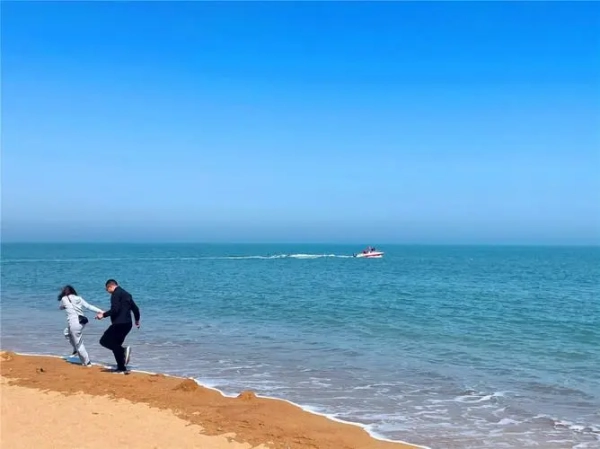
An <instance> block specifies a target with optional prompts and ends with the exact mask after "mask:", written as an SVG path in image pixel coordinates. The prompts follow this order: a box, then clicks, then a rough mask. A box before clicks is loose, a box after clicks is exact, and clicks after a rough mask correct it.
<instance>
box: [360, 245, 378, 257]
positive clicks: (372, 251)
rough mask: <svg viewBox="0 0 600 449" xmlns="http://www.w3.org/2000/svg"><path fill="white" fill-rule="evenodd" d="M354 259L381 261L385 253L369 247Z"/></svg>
mask: <svg viewBox="0 0 600 449" xmlns="http://www.w3.org/2000/svg"><path fill="white" fill-rule="evenodd" d="M354 257H357V258H361V259H381V258H382V257H383V251H378V250H377V249H375V248H373V247H372V246H369V247H367V248H366V249H364V250H363V251H362V253H357V254H354Z"/></svg>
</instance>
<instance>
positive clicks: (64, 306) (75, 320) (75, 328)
mask: <svg viewBox="0 0 600 449" xmlns="http://www.w3.org/2000/svg"><path fill="white" fill-rule="evenodd" d="M58 300H59V301H60V306H59V308H60V309H61V310H64V311H65V312H67V325H68V326H67V328H66V329H65V337H67V338H68V339H69V341H70V342H71V345H72V346H73V350H74V351H73V355H75V354H77V355H78V356H79V360H81V364H82V365H83V366H91V364H92V362H90V357H89V355H88V353H87V351H86V349H85V346H84V345H83V335H82V334H83V328H84V327H85V325H86V324H87V323H88V321H89V320H88V319H87V317H86V316H85V315H84V313H83V309H82V307H85V308H86V309H88V310H91V311H93V312H96V313H104V312H103V311H102V310H100V309H99V308H98V307H95V306H93V305H91V304H88V303H87V302H85V300H84V299H83V298H82V297H81V296H78V295H77V292H76V291H75V289H74V288H73V287H72V286H70V285H66V286H65V287H64V288H63V289H62V291H61V292H60V294H59V295H58Z"/></svg>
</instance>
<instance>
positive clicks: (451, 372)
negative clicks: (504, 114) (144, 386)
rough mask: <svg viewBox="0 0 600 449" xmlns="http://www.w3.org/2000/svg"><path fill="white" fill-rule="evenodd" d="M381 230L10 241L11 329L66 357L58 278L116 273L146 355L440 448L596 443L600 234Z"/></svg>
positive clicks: (10, 345)
mask: <svg viewBox="0 0 600 449" xmlns="http://www.w3.org/2000/svg"><path fill="white" fill-rule="evenodd" d="M376 246H377V248H378V249H381V250H383V251H385V256H384V257H383V258H382V259H360V258H354V257H352V255H353V253H356V252H359V251H361V250H362V249H363V248H362V247H357V246H340V245H295V244H289V245H281V244H280V245H250V244H248V245H216V244H214V245H209V244H152V245H151V244H8V243H6V244H3V245H2V247H1V251H2V252H1V270H2V273H1V281H2V284H1V332H0V336H1V343H0V346H1V347H2V349H4V350H12V351H17V352H22V353H35V354H50V355H57V356H68V355H69V353H70V350H71V348H70V346H69V344H68V342H67V341H66V340H65V338H64V336H63V329H64V327H65V325H66V318H65V315H64V312H63V311H60V310H59V309H58V301H57V294H58V291H59V288H60V287H61V286H62V285H64V284H66V283H70V284H72V285H73V286H75V288H76V289H77V291H78V292H79V293H80V294H81V295H82V296H83V297H84V298H85V299H86V300H88V301H89V302H91V303H92V304H95V305H97V306H99V307H100V308H105V309H106V308H108V307H109V296H108V294H107V293H106V292H105V291H104V282H105V281H106V280H107V279H108V278H115V279H117V280H118V281H119V283H120V284H121V285H122V286H123V287H124V288H125V289H126V290H128V291H129V292H131V293H132V294H133V296H134V298H135V300H136V302H137V303H138V305H139V306H140V308H141V311H142V326H141V328H140V329H139V330H135V329H134V330H133V331H132V332H131V334H130V336H129V337H128V342H129V343H130V344H131V345H132V347H133V351H132V368H133V369H139V370H145V371H151V372H164V373H169V374H175V375H181V376H189V377H193V378H194V379H196V380H197V381H198V382H199V383H201V384H203V385H206V386H209V387H213V388H217V389H219V390H221V391H222V392H223V393H224V394H226V395H236V394H238V393H239V392H241V391H243V390H253V391H255V392H256V393H258V394H259V395H262V396H267V397H274V398H281V399H286V400H288V401H291V402H294V403H296V404H298V405H300V406H302V407H304V408H305V409H307V410H309V411H312V412H315V413H321V414H324V415H327V416H329V417H330V418H332V419H337V420H343V421H349V422H353V423H356V424H359V425H361V426H363V427H364V428H365V429H366V430H368V431H369V432H370V433H371V434H372V435H373V436H375V437H377V438H385V439H390V440H398V441H405V442H409V443H413V444H417V445H423V446H426V447H429V448H432V449H467V448H474V449H475V448H476V449H487V448H494V449H499V448H506V449H524V448H543V449H584V448H600V248H598V247H596V248H594V247H590V248H585V247H573V248H570V247H507V246H506V247H485V246H395V245H376ZM89 316H90V317H92V316H93V314H92V313H90V314H89ZM107 325H108V323H107V320H106V321H100V322H99V321H95V320H92V321H91V323H90V324H89V325H88V326H87V328H86V334H85V343H86V345H87V347H88V350H89V352H90V354H91V357H92V358H93V360H94V361H96V362H98V363H107V364H108V363H114V360H113V359H112V354H111V353H109V352H108V351H107V350H106V349H104V348H102V347H100V346H99V344H98V339H99V338H100V336H101V334H102V332H103V331H104V329H105V328H106V326H107Z"/></svg>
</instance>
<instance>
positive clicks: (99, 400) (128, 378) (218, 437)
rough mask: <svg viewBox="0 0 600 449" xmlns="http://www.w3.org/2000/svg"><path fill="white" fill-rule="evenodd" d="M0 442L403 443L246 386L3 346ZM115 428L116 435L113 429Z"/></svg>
mask: <svg viewBox="0 0 600 449" xmlns="http://www.w3.org/2000/svg"><path fill="white" fill-rule="evenodd" d="M0 374H1V376H2V383H1V392H2V399H1V401H2V416H1V423H2V427H1V430H2V432H1V435H0V446H1V447H2V448H3V449H16V448H30V447H35V448H41V449H44V448H71V447H81V448H90V449H96V448H97V449H101V448H102V449H103V448H106V447H108V445H113V446H114V445H116V446H117V447H127V448H131V449H154V448H161V449H162V448H173V449H175V448H177V449H183V448H203V449H249V448H256V449H264V448H276V449H301V448H302V449H305V448H311V449H409V448H413V449H414V448H415V447H416V446H409V445H405V444H400V443H389V442H384V441H380V440H376V439H374V438H372V437H371V436H370V435H369V434H368V433H367V432H366V431H365V430H364V429H362V428H360V427H357V426H353V425H350V424H343V423H338V422H335V421H332V420H330V419H327V418H325V417H323V416H318V415H315V414H312V413H309V412H306V411H304V410H302V409H301V408H299V407H297V406H295V405H292V404H290V403H287V402H285V401H280V400H276V399H265V398H257V397H256V396H255V395H254V393H252V392H250V391H245V392H242V393H241V394H240V395H239V396H238V397H237V398H228V397H224V396H223V395H221V394H220V393H219V392H217V391H214V390H211V389H208V388H203V387H201V386H199V385H197V384H196V383H195V382H194V381H193V380H191V379H183V378H178V377H168V376H164V375H160V374H158V375H155V374H142V373H131V374H129V375H118V374H114V373H109V372H106V371H105V370H103V369H102V368H100V367H92V368H84V367H82V366H78V365H73V364H70V363H68V362H66V361H64V360H62V359H60V358H52V357H33V356H21V355H15V354H13V353H9V352H3V353H2V354H1V356H0ZM115 435H117V436H115Z"/></svg>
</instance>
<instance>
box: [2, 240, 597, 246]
mask: <svg viewBox="0 0 600 449" xmlns="http://www.w3.org/2000/svg"><path fill="white" fill-rule="evenodd" d="M0 245H318V246H327V245H330V246H360V244H359V243H353V242H318V241H315V242H308V241H302V242H298V241H296V242H295V241H280V242H258V241H257V242H248V241H199V240H198V241H185V242H183V241H168V240H164V241H126V240H122V241H118V240H115V241H86V240H81V241H64V240H44V241H41V240H40V241H25V240H14V241H2V242H0ZM363 245H365V244H363ZM366 245H367V246H373V245H379V246H381V245H384V246H466V247H476V246H479V247H482V246H486V247H493V246H502V247H538V248H554V247H557V248H569V247H570V248H598V247H600V242H595V243H505V242H488V243H466V242H454V243H452V242H446V243H427V242H412V243H409V242H375V243H373V242H372V243H368V244H366Z"/></svg>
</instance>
